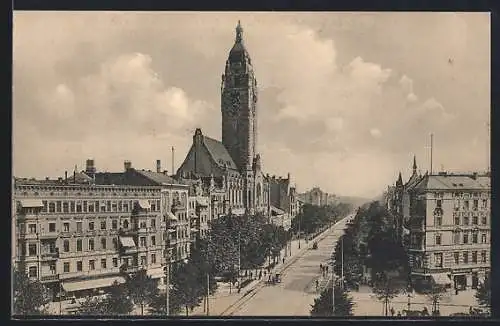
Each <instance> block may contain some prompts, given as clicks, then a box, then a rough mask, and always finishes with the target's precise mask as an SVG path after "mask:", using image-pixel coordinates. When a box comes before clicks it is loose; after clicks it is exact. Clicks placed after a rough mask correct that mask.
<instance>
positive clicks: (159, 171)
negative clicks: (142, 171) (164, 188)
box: [156, 160, 161, 173]
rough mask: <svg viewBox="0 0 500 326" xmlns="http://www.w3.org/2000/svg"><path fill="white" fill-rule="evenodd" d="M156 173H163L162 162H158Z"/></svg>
mask: <svg viewBox="0 0 500 326" xmlns="http://www.w3.org/2000/svg"><path fill="white" fill-rule="evenodd" d="M156 172H157V173H161V161H160V160H156Z"/></svg>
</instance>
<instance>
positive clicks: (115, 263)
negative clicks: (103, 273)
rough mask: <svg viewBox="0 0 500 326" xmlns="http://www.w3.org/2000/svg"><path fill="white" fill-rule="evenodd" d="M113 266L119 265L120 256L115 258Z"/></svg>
mask: <svg viewBox="0 0 500 326" xmlns="http://www.w3.org/2000/svg"><path fill="white" fill-rule="evenodd" d="M113 267H118V258H113Z"/></svg>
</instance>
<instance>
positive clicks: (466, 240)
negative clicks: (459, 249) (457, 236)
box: [464, 232, 469, 244]
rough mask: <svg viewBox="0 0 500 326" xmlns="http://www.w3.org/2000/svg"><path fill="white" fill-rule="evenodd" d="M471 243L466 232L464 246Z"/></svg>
mask: <svg viewBox="0 0 500 326" xmlns="http://www.w3.org/2000/svg"><path fill="white" fill-rule="evenodd" d="M468 243H469V234H468V233H467V232H464V244H468Z"/></svg>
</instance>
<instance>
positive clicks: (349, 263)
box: [332, 232, 363, 285]
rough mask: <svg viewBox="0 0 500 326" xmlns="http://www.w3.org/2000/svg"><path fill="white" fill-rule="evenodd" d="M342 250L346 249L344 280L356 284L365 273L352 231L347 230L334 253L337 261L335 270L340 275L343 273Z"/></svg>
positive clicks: (344, 255)
mask: <svg viewBox="0 0 500 326" xmlns="http://www.w3.org/2000/svg"><path fill="white" fill-rule="evenodd" d="M342 247H343V248H342ZM342 250H344V254H343V257H344V259H343V261H344V263H343V268H344V270H343V272H344V280H345V281H346V283H347V284H349V285H354V284H356V283H357V282H359V281H360V278H361V276H362V274H363V266H362V262H361V260H360V258H359V257H360V255H359V252H358V249H357V248H356V243H355V241H354V238H353V235H352V233H350V232H346V233H345V234H344V235H343V236H342V237H341V238H340V239H339V241H338V242H337V244H336V246H335V251H334V252H333V255H332V256H333V257H332V258H333V259H334V262H335V263H334V272H335V274H337V275H338V276H341V275H342Z"/></svg>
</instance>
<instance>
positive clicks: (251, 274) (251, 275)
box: [250, 272, 253, 280]
mask: <svg viewBox="0 0 500 326" xmlns="http://www.w3.org/2000/svg"><path fill="white" fill-rule="evenodd" d="M250 278H251V279H252V280H253V273H252V272H250Z"/></svg>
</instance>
